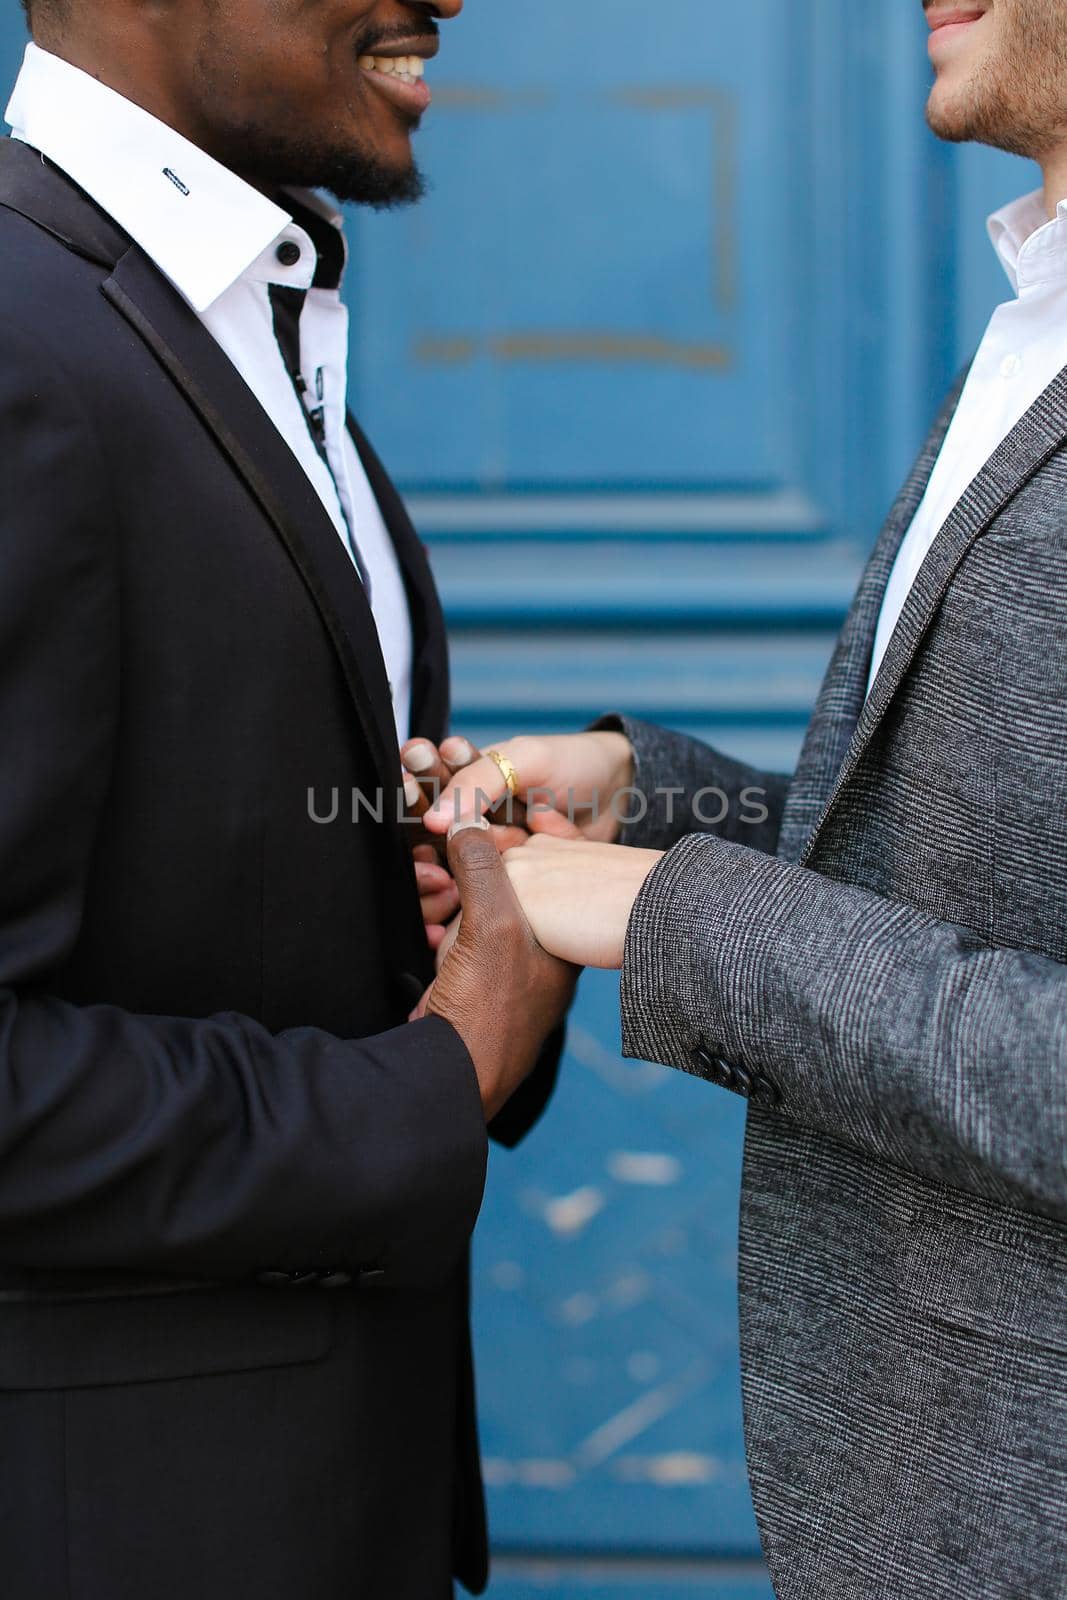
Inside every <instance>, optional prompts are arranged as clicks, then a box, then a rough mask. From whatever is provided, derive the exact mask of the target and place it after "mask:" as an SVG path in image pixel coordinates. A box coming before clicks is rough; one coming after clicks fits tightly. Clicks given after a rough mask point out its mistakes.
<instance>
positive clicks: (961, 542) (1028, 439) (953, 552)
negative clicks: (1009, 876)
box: [801, 369, 1067, 861]
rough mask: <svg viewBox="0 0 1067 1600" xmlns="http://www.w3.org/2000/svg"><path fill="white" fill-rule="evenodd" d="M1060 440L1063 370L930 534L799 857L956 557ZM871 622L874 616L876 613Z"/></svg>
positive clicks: (874, 726)
mask: <svg viewBox="0 0 1067 1600" xmlns="http://www.w3.org/2000/svg"><path fill="white" fill-rule="evenodd" d="M1065 443H1067V369H1065V370H1064V371H1063V372H1061V373H1060V374H1059V376H1058V377H1057V378H1055V379H1054V380H1053V382H1052V383H1051V384H1050V385H1049V387H1048V388H1047V389H1046V390H1045V392H1044V393H1043V394H1042V395H1041V396H1040V397H1039V398H1038V400H1037V401H1035V403H1034V405H1033V406H1032V407H1031V408H1030V410H1029V411H1028V412H1027V413H1026V415H1025V416H1024V417H1023V419H1022V421H1021V422H1019V424H1018V425H1017V426H1016V427H1015V428H1013V429H1012V431H1011V433H1009V434H1008V436H1007V438H1006V439H1005V440H1004V441H1003V442H1002V443H1001V444H1000V445H999V446H998V448H997V449H996V451H995V452H994V454H993V455H992V456H991V457H990V459H989V461H988V462H987V463H986V465H985V466H984V467H983V468H982V470H981V472H980V473H979V474H978V476H977V478H975V480H974V482H973V483H972V484H971V486H970V487H969V489H968V490H967V491H966V493H965V494H964V496H963V498H962V499H961V500H960V502H959V504H958V505H957V506H956V508H955V510H954V511H953V512H952V514H951V516H950V517H949V519H948V521H947V522H946V523H945V526H944V527H943V528H942V530H941V532H940V533H939V534H938V536H937V538H936V539H935V540H934V542H933V544H932V545H931V547H930V550H929V551H928V553H927V556H926V560H925V561H924V562H923V564H922V566H921V567H920V569H919V572H918V574H917V576H916V579H915V582H914V584H913V585H912V588H911V592H910V594H909V595H908V598H907V601H906V602H905V605H904V609H903V611H902V612H901V615H900V620H899V621H898V623H897V626H896V628H895V630H894V632H893V636H892V639H891V640H890V643H889V648H888V649H887V651H886V654H885V657H884V659H883V661H882V665H881V667H880V669H879V672H878V676H877V677H876V678H875V681H874V684H873V685H872V688H871V692H870V695H869V696H868V697H867V699H866V701H865V703H864V705H863V709H862V711H861V712H860V716H859V721H858V723H857V725H856V729H855V733H854V734H853V736H852V740H851V742H850V744H849V747H848V751H847V753H846V755H845V758H844V761H843V763H842V765H841V768H840V771H839V772H838V775H837V778H836V780H835V782H834V785H833V789H832V791H831V793H830V796H829V799H828V801H827V803H826V806H825V809H824V810H823V812H822V815H821V816H820V818H819V820H818V822H817V824H816V825H815V827H814V829H813V831H812V834H811V837H810V838H809V840H808V843H807V846H806V848H805V849H804V851H803V854H802V857H801V860H802V861H807V860H809V859H810V857H811V855H812V853H813V851H814V849H815V846H816V844H817V842H818V839H819V836H820V834H821V832H822V830H823V828H824V827H825V826H826V823H827V822H828V820H829V818H830V816H831V814H832V813H833V811H834V809H835V807H836V805H837V802H838V800H839V798H840V796H841V794H842V792H843V790H844V789H845V787H846V785H847V784H848V782H849V780H850V778H851V777H852V775H853V773H854V772H855V770H856V768H857V766H858V765H859V762H860V760H861V759H862V757H863V754H864V752H865V751H866V750H867V748H868V747H869V745H870V743H871V740H872V739H873V737H874V735H875V734H876V732H877V731H878V728H879V727H880V726H881V723H882V720H883V718H884V717H885V714H886V712H887V711H888V710H889V707H890V706H891V705H892V703H893V701H894V699H895V698H896V695H897V692H898V691H899V689H900V687H901V684H902V683H903V682H904V679H905V677H906V676H907V673H908V670H909V669H910V667H911V665H912V663H913V661H914V660H915V657H916V655H917V653H918V650H919V647H920V645H921V644H922V642H923V639H924V638H925V637H926V635H927V633H928V632H929V630H930V627H931V625H932V624H933V621H934V619H935V617H936V616H937V613H938V611H939V610H940V608H941V605H942V602H943V601H944V598H945V595H946V594H947V593H948V589H949V586H950V585H951V583H952V579H953V577H954V576H955V574H956V572H957V570H958V569H959V567H960V564H961V563H962V562H963V561H964V559H965V558H966V556H967V554H968V552H969V550H970V549H971V547H972V545H973V544H974V542H975V540H976V539H978V538H980V537H981V535H982V534H984V533H985V532H986V531H987V530H988V528H989V527H990V525H991V524H992V523H993V522H994V521H995V520H996V518H997V517H998V516H999V515H1000V513H1001V512H1002V511H1003V510H1004V508H1005V506H1006V505H1008V503H1009V502H1010V501H1011V500H1012V499H1013V498H1014V497H1015V495H1017V494H1018V492H1019V490H1020V489H1022V488H1023V487H1024V486H1025V485H1026V484H1027V483H1028V482H1029V481H1030V479H1031V478H1032V477H1033V476H1034V474H1035V473H1037V472H1039V471H1040V469H1041V468H1042V467H1043V466H1044V464H1045V462H1046V461H1048V459H1049V458H1050V457H1051V456H1052V455H1054V454H1055V452H1056V451H1057V450H1059V449H1061V448H1062V446H1063V445H1064V444H1065ZM875 622H877V616H876V617H875Z"/></svg>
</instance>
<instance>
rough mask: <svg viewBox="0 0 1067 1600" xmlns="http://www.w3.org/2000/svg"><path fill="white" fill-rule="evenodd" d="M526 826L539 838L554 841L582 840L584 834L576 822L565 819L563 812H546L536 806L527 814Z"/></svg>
mask: <svg viewBox="0 0 1067 1600" xmlns="http://www.w3.org/2000/svg"><path fill="white" fill-rule="evenodd" d="M526 826H527V827H528V828H529V830H530V832H531V833H532V834H534V835H536V836H538V837H542V838H553V839H582V838H584V837H585V835H584V834H583V833H582V830H581V828H579V826H578V824H577V823H576V822H572V821H571V820H570V818H569V817H565V816H564V815H563V813H562V811H546V810H543V809H542V808H541V807H539V806H535V807H534V809H533V810H532V811H528V812H527V813H526Z"/></svg>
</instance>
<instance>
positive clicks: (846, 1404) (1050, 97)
mask: <svg viewBox="0 0 1067 1600" xmlns="http://www.w3.org/2000/svg"><path fill="white" fill-rule="evenodd" d="M926 10H927V15H928V19H929V21H930V24H931V47H930V48H931V56H932V58H933V61H934V65H935V67H936V69H937V81H936V85H935V87H934V91H933V95H932V98H931V101H930V121H931V124H932V126H933V127H934V129H935V130H936V131H937V132H939V133H940V134H942V135H943V136H944V137H946V138H950V139H966V138H975V139H979V140H982V141H985V142H988V143H992V144H996V145H999V146H1001V147H1003V148H1005V149H1009V150H1014V151H1018V152H1020V153H1022V154H1025V155H1030V156H1033V157H1035V158H1037V159H1038V160H1039V161H1040V162H1041V164H1042V167H1043V170H1044V178H1045V188H1044V192H1043V193H1042V194H1039V195H1037V196H1032V197H1030V198H1029V199H1028V200H1025V201H1023V202H1020V203H1018V204H1017V205H1015V206H1013V207H1009V208H1008V210H1007V211H1006V212H1005V213H1002V214H1001V215H1000V216H999V217H998V218H996V219H994V221H993V224H992V234H993V240H994V244H995V246H996V248H997V250H998V252H999V254H1000V256H1001V259H1002V260H1003V262H1004V265H1005V267H1006V269H1007V271H1008V274H1009V277H1010V278H1011V281H1012V285H1013V288H1014V289H1015V290H1016V294H1015V296H1014V297H1013V298H1012V299H1011V300H1009V302H1008V303H1007V304H1006V305H1005V306H1003V307H1001V308H1000V310H999V311H998V312H997V313H996V315H995V316H994V318H993V321H992V323H991V325H990V328H989V331H988V333H987V335H986V338H985V340H984V341H983V344H982V347H981V350H980V351H979V354H978V356H977V358H976V360H975V363H974V365H973V367H972V368H971V370H970V373H969V374H968V376H967V378H966V380H965V381H964V382H962V383H961V384H960V385H959V386H958V387H957V389H956V391H955V393H954V394H953V395H952V396H951V397H950V399H949V401H948V403H947V405H946V407H945V409H944V411H943V412H942V414H941V416H940V418H939V419H938V421H937V423H936V425H935V427H934V431H933V433H932V435H931V437H930V439H929V441H928V442H927V444H926V446H925V448H924V449H923V452H922V454H921V456H920V458H919V461H918V463H917V464H916V466H915V468H914V470H913V472H912V474H911V476H910V477H909V479H908V481H907V483H906V484H905V486H904V489H903V490H902V492H901V495H900V497H899V499H898V501H897V503H896V505H895V507H894V508H893V511H892V513H891V515H890V517H889V520H888V522H887V524H886V526H885V528H884V530H883V532H882V534H881V537H880V539H879V540H878V542H877V545H876V547H875V550H874V554H873V556H872V559H871V562H870V565H869V567H868V569H867V572H866V575H865V577H864V578H863V581H862V583H861V586H860V589H859V592H858V594H857V596H856V600H855V602H854V604H853V607H852V610H851V613H850V615H849V618H848V621H847V623H846V626H845V629H844V632H843V634H842V636H841V639H840V642H839V644H838V646H837V650H836V652H835V655H834V658H833V661H832V663H831V666H830V669H829V673H828V676H827V678H826V682H825V684H824V686H823V690H822V693H821V695H820V698H819V702H818V706H817V708H816V711H815V715H814V719H813V721H812V724H811V728H810V730H809V733H808V736H807V741H806V743H805V746H804V751H803V755H802V757H801V760H800V765H799V769H798V771H797V773H796V775H795V777H794V778H793V779H792V780H791V781H787V780H785V779H781V778H778V777H773V776H770V775H767V774H762V773H758V772H754V771H752V770H750V769H748V768H745V767H743V766H741V765H739V764H738V763H735V762H733V761H730V760H728V759H727V758H725V757H723V756H721V755H719V754H717V753H716V752H715V751H713V750H710V749H708V748H707V747H706V746H704V745H701V744H699V743H696V742H694V741H691V740H688V739H685V738H682V737H681V736H679V735H675V734H672V733H668V732H665V731H663V730H662V729H659V728H654V727H650V726H648V725H644V724H642V723H639V722H635V721H631V720H629V719H626V718H613V719H606V721H605V722H604V723H602V724H601V725H600V727H599V728H598V729H597V730H596V731H594V732H593V733H591V734H584V735H580V736H578V737H577V738H574V739H568V740H552V739H518V740H515V741H513V742H510V743H508V744H505V745H503V746H501V748H500V750H498V751H497V752H494V753H493V755H492V756H490V757H487V758H484V759H482V760H480V761H478V762H476V763H475V764H474V765H473V766H470V767H469V768H468V769H467V771H466V772H465V773H463V774H461V775H460V777H459V778H457V780H456V783H455V784H454V785H453V788H452V789H451V790H450V791H448V792H446V794H445V795H444V796H443V797H442V802H441V806H440V809H439V812H438V814H437V816H436V818H435V819H434V821H433V822H432V823H431V826H436V827H438V828H441V829H443V828H444V827H445V826H447V824H448V822H449V820H450V819H451V818H452V816H453V815H454V812H455V808H456V806H457V805H458V807H459V809H460V810H461V811H470V810H474V809H478V808H481V809H484V807H485V804H486V799H482V800H481V801H479V800H478V799H477V794H478V791H481V792H482V795H483V796H484V797H486V798H487V799H488V800H491V801H497V800H499V799H500V798H501V797H502V796H503V795H504V794H505V793H506V791H507V790H508V789H511V790H512V791H514V792H520V793H521V792H527V793H528V792H529V791H530V790H532V789H534V788H535V787H539V786H543V787H546V788H548V789H551V790H554V791H556V796H557V801H558V804H559V805H560V806H561V807H562V806H563V805H564V803H565V802H564V797H565V796H566V797H567V799H569V801H570V803H571V804H572V806H576V807H577V808H578V809H579V812H580V813H581V816H582V821H581V826H580V827H579V828H578V829H573V828H570V827H568V825H567V823H566V821H565V820H564V818H563V817H562V816H561V815H559V814H557V813H553V812H546V813H542V814H540V815H538V814H536V813H532V814H531V819H530V820H531V825H532V826H533V827H534V828H535V829H536V830H538V831H539V832H540V834H541V835H542V836H541V837H538V838H535V839H534V840H533V842H532V843H531V844H530V845H528V846H526V847H525V848H523V849H521V850H514V851H511V852H509V855H508V858H507V859H508V866H509V872H510V875H511V878H512V882H513V884H514V886H515V888H516V889H517V891H518V894H519V898H520V900H521V902H522V904H523V907H524V909H525V911H526V913H527V916H528V917H529V919H530V921H531V923H532V925H533V927H534V929H535V931H536V932H537V934H538V937H539V938H540V940H541V941H542V943H543V944H544V945H545V946H546V948H548V949H550V950H551V951H553V952H554V953H555V954H557V955H559V956H561V957H565V958H567V959H569V960H572V961H575V962H579V963H584V964H597V965H603V966H621V967H622V1013H623V1035H624V1043H625V1049H626V1052H627V1054H628V1055H630V1056H634V1057H642V1058H651V1059H653V1060H656V1061H661V1062H666V1063H669V1064H670V1065H672V1066H675V1067H679V1068H681V1069H682V1070H683V1071H686V1072H690V1073H696V1074H697V1075H699V1076H701V1077H704V1078H707V1079H710V1080H711V1081H712V1082H713V1083H717V1084H720V1085H721V1086H722V1087H724V1088H727V1089H730V1090H733V1091H734V1092H735V1093H737V1094H740V1095H743V1096H745V1097H746V1098H747V1099H748V1100H749V1101H750V1113H749V1119H748V1134H747V1150H746V1162H745V1177H744V1194H743V1203H742V1224H741V1319H742V1336H743V1339H742V1342H743V1363H744V1391H745V1420H746V1429H747V1438H748V1451H749V1461H750V1467H751V1475H752V1483H753V1490H754V1495H755V1501H756V1508H757V1512H758V1516H759V1521H760V1527H761V1530H762V1534H763V1539H764V1543H765V1548H766V1553H767V1557H768V1560H769V1563H770V1567H771V1572H772V1575H773V1578H774V1582H775V1586H776V1589H777V1592H778V1594H779V1596H780V1597H781V1600H807V1597H811V1600H816V1597H818V1600H845V1597H848V1600H1009V1597H1011V1600H1064V1597H1065V1596H1067V370H1065V369H1067V4H1065V3H1064V0H963V3H962V5H961V4H959V3H957V0H932V3H931V4H929V5H928V6H927V7H926ZM444 753H445V754H446V755H447V754H448V750H447V747H446V749H445V751H444ZM414 755H415V760H416V761H417V760H418V759H419V752H418V751H416V752H415V753H414ZM423 755H424V756H425V752H423ZM625 790H630V791H637V793H636V799H635V798H634V797H633V794H631V797H630V800H629V801H628V802H627V803H628V805H629V806H630V807H631V808H632V809H634V810H635V811H636V812H637V813H640V814H641V815H640V820H637V821H635V822H634V823H633V824H632V825H629V826H627V827H625V828H624V829H622V830H621V831H620V829H619V827H618V825H617V824H616V823H615V821H614V819H613V817H612V809H613V807H612V804H609V803H608V802H609V801H613V802H616V801H617V799H618V796H619V795H621V793H622V791H625ZM568 791H570V793H569V795H568ZM597 802H599V806H598V805H597ZM614 809H615V810H616V811H620V810H621V809H622V808H621V807H620V806H619V805H618V804H617V803H616V804H615V805H614ZM598 810H599V816H598V815H597V811H598ZM568 833H577V834H578V835H579V837H578V838H577V839H574V840H568V839H567V838H566V837H563V836H565V835H567V834H568ZM618 838H621V840H622V842H623V843H624V844H625V845H626V846H627V847H628V848H625V849H620V848H619V847H618V844H617V843H612V842H610V841H612V840H613V839H618Z"/></svg>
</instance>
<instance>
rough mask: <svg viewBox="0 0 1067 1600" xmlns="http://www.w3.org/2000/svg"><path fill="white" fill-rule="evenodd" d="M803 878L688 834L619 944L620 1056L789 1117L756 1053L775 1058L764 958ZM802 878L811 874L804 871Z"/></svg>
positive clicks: (652, 879)
mask: <svg viewBox="0 0 1067 1600" xmlns="http://www.w3.org/2000/svg"><path fill="white" fill-rule="evenodd" d="M799 870H800V869H797V868H791V867H789V866H787V865H786V864H784V863H782V862H780V861H777V860H776V859H774V858H773V857H770V856H765V855H763V854H762V853H761V852H759V851H755V850H749V849H747V848H745V847H744V846H742V845H736V844H731V843H727V842H725V841H723V840H720V839H716V838H712V837H708V836H706V835H702V836H697V835H691V836H689V837H688V838H685V839H683V840H682V841H681V843H680V844H678V845H676V846H675V848H674V849H673V850H671V851H670V852H669V854H668V855H666V856H665V857H664V859H663V861H662V862H661V863H660V864H659V865H658V866H657V867H656V868H655V869H654V870H653V872H652V873H650V875H649V877H648V879H647V881H646V883H645V885H644V887H643V888H642V890H641V893H640V894H639V895H638V897H637V900H636V902H635V904H634V908H633V912H632V913H631V916H630V922H629V926H628V928H627V935H626V947H625V954H624V960H623V972H622V988H621V1005H622V1023H623V1049H624V1053H625V1054H626V1055H627V1056H630V1057H633V1058H636V1059H640V1060H651V1061H658V1062H661V1063H663V1064H664V1065H665V1066H671V1067H677V1068H678V1069H679V1070H681V1071H683V1072H688V1073H690V1074H691V1075H692V1076H694V1077H699V1078H704V1079H706V1080H707V1081H709V1082H712V1083H716V1084H718V1085H719V1086H720V1087H722V1088H726V1089H731V1090H733V1091H735V1092H736V1093H738V1094H741V1095H743V1096H744V1098H746V1099H752V1100H754V1101H758V1102H759V1103H760V1104H762V1105H764V1106H768V1107H774V1108H778V1107H782V1108H783V1109H785V1105H784V1100H783V1093H782V1086H781V1085H780V1084H779V1083H778V1081H777V1080H776V1078H775V1077H772V1076H771V1074H770V1073H769V1072H768V1071H766V1070H765V1067H764V1064H763V1062H762V1061H761V1055H762V1054H763V1053H765V1052H766V1053H768V1054H769V1055H770V1056H771V1057H772V1058H774V1060H775V1061H776V1062H777V1060H778V1059H780V1057H781V1051H780V1049H778V1048H776V1047H775V1044H774V1041H773V1040H771V1039H769V1038H765V1037H764V1028H765V1026H766V1027H772V1028H773V1019H772V1020H771V1021H770V1022H768V1021H767V1018H768V1014H769V1012H770V1011H775V1010H776V1008H775V1007H768V1004H767V995H766V992H765V990H766V989H767V988H768V971H767V962H766V957H767V955H768V953H769V952H770V951H772V950H773V948H774V946H775V944H776V942H777V940H776V927H777V925H778V921H779V919H780V918H781V917H786V918H788V917H790V916H791V914H792V903H793V895H792V894H790V893H789V892H788V891H789V889H790V887H791V886H792V885H793V879H795V877H796V875H797V873H798V872H799ZM804 876H807V875H806V874H804Z"/></svg>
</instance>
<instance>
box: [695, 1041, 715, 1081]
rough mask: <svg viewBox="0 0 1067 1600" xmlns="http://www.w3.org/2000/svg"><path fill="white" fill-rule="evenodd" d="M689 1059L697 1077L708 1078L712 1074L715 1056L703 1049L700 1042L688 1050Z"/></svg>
mask: <svg viewBox="0 0 1067 1600" xmlns="http://www.w3.org/2000/svg"><path fill="white" fill-rule="evenodd" d="M689 1060H690V1062H691V1063H692V1066H693V1071H694V1072H695V1073H696V1074H697V1076H698V1077H701V1078H710V1077H712V1076H713V1075H714V1072H715V1057H714V1056H713V1055H712V1054H711V1052H710V1051H708V1050H705V1049H704V1046H703V1045H702V1044H698V1045H697V1046H696V1048H695V1049H693V1050H690V1052H689Z"/></svg>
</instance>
